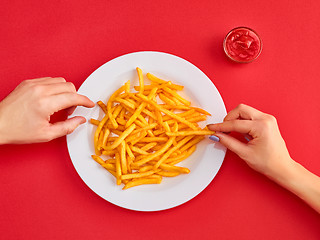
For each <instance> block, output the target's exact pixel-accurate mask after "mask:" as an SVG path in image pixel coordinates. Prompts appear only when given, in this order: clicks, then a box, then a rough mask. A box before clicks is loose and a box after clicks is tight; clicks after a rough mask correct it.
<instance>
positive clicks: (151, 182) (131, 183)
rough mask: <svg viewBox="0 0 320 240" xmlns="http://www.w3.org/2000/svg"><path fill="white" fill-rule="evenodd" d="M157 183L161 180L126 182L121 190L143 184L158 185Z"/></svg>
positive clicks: (150, 179)
mask: <svg viewBox="0 0 320 240" xmlns="http://www.w3.org/2000/svg"><path fill="white" fill-rule="evenodd" d="M159 183H161V178H142V179H138V180H135V181H130V182H128V183H127V184H126V185H125V186H124V187H123V188H122V189H123V190H126V189H128V188H131V187H135V186H139V185H143V184H159Z"/></svg>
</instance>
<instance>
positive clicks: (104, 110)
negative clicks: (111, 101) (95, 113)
mask: <svg viewBox="0 0 320 240" xmlns="http://www.w3.org/2000/svg"><path fill="white" fill-rule="evenodd" d="M97 104H98V105H99V106H100V108H101V109H102V111H103V112H104V113H105V114H106V113H107V111H108V110H107V106H106V105H105V104H104V103H103V102H102V101H98V102H97Z"/></svg>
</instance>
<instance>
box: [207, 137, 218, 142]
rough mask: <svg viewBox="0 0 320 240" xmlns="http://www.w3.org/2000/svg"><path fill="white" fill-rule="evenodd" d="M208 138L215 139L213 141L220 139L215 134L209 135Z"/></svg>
mask: <svg viewBox="0 0 320 240" xmlns="http://www.w3.org/2000/svg"><path fill="white" fill-rule="evenodd" d="M209 139H210V140H212V141H215V142H219V141H220V138H218V137H217V136H215V135H211V136H210V137H209Z"/></svg>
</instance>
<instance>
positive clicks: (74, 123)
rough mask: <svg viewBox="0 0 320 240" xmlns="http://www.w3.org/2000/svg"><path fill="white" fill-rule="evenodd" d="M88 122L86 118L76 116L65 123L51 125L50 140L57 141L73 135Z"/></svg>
mask: <svg viewBox="0 0 320 240" xmlns="http://www.w3.org/2000/svg"><path fill="white" fill-rule="evenodd" d="M85 122H86V119H85V118H84V117H80V116H76V117H73V118H69V119H67V120H65V121H61V122H57V123H54V124H51V126H50V128H49V131H48V134H49V139H55V138H58V137H62V136H64V135H68V134H70V133H72V132H73V131H74V130H75V129H76V128H77V127H78V126H79V125H81V124H83V123H85Z"/></svg>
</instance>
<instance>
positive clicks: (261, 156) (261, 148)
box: [208, 104, 293, 178]
mask: <svg viewBox="0 0 320 240" xmlns="http://www.w3.org/2000/svg"><path fill="white" fill-rule="evenodd" d="M208 128H209V129H210V130H213V131H216V134H215V136H217V137H218V138H219V141H220V143H221V144H223V145H225V146H226V147H227V148H228V149H230V150H231V151H233V152H235V153H236V154H237V155H238V156H239V157H240V158H242V159H243V160H244V161H245V162H246V163H247V164H248V165H249V166H250V167H252V168H253V169H255V170H256V171H258V172H260V173H263V174H265V175H267V176H269V177H271V178H272V177H275V176H274V175H276V174H277V172H278V171H279V170H280V169H283V168H285V167H287V166H288V165H290V164H291V163H292V162H293V160H292V159H291V157H290V155H289V152H288V150H287V147H286V144H285V142H284V140H283V138H282V136H281V134H280V131H279V128H278V124H277V121H276V119H275V117H273V116H272V115H269V114H266V113H263V112H260V111H258V110H256V109H254V108H252V107H249V106H247V105H244V104H240V105H239V106H237V107H236V108H235V109H233V110H232V111H230V112H229V113H228V114H227V116H226V117H225V119H224V121H223V123H217V124H211V125H208ZM224 132H239V133H242V134H244V135H247V136H249V138H250V139H251V140H250V141H248V143H244V142H241V141H239V140H238V139H236V138H234V137H231V136H229V135H228V134H225V133H224Z"/></svg>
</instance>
